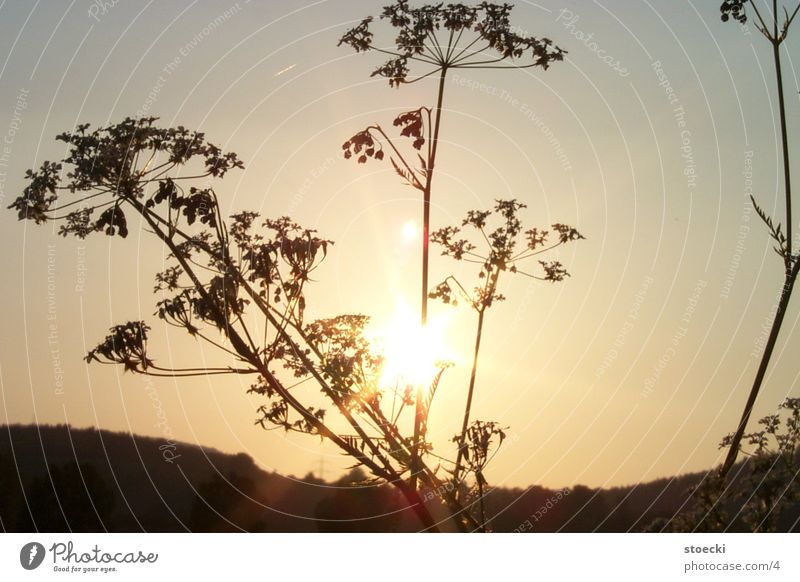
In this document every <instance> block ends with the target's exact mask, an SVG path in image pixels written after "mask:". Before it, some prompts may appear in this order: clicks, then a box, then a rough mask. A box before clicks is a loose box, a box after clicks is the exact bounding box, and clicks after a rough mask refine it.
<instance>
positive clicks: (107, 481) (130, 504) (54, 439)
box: [0, 425, 704, 532]
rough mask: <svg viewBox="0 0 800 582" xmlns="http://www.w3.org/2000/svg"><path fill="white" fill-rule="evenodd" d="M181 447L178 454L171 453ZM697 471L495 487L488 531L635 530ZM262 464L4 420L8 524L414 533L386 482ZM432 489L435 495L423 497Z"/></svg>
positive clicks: (678, 501) (0, 466)
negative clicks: (553, 486)
mask: <svg viewBox="0 0 800 582" xmlns="http://www.w3.org/2000/svg"><path fill="white" fill-rule="evenodd" d="M178 455H179V456H178ZM703 476H704V474H703V473H695V474H689V475H683V476H681V477H678V478H674V479H661V480H658V481H653V482H650V483H645V484H640V485H636V486H631V487H619V488H613V489H605V490H603V489H600V490H598V489H590V488H587V487H582V486H577V487H574V488H572V489H570V490H568V491H558V490H550V489H546V488H542V487H538V486H532V487H529V488H527V489H505V488H497V489H494V490H493V491H492V492H491V493H490V494H489V495H488V496H487V499H486V506H487V511H488V514H489V515H490V516H492V517H491V524H492V528H493V529H494V530H495V531H500V532H503V531H506V532H510V531H515V530H516V531H540V532H547V531H571V532H590V531H605V532H624V531H642V530H644V529H645V528H646V527H647V526H648V525H649V524H651V523H652V522H653V521H654V520H656V519H658V518H664V519H669V518H671V517H672V516H673V515H675V513H677V512H678V511H680V510H681V508H682V507H684V506H685V505H686V504H687V502H688V500H689V495H690V494H689V491H690V489H691V487H692V486H693V485H695V484H697V483H698V482H699V481H700V480H701V479H702V478H703ZM361 478H362V475H360V473H358V472H357V471H356V472H354V473H352V474H351V475H349V476H347V477H344V478H343V479H341V480H339V481H337V482H334V483H325V482H323V481H320V480H318V479H315V478H314V477H312V476H308V477H306V478H304V479H296V478H291V477H285V476H282V475H278V474H277V473H267V472H265V471H263V470H262V469H260V468H259V467H257V466H256V465H255V463H254V462H253V460H252V459H251V458H250V457H249V456H247V455H245V454H238V455H228V454H224V453H221V452H219V451H217V450H215V449H212V448H205V447H199V446H196V445H190V444H187V443H180V442H179V443H175V445H174V448H173V447H171V446H167V445H166V444H165V443H164V441H163V440H159V439H155V438H150V437H143V436H137V435H132V434H127V433H121V432H111V431H106V430H96V429H75V428H71V427H69V426H66V425H58V426H35V425H24V426H23V425H11V426H4V425H0V527H2V529H3V530H4V531H37V530H38V531H70V530H71V531H169V532H171V531H176V532H182V531H277V532H315V531H415V530H416V529H417V522H416V519H415V518H414V516H413V514H412V512H411V511H410V510H408V509H407V508H406V507H405V503H404V501H403V499H402V498H401V497H400V496H399V495H398V494H397V493H396V492H395V491H394V489H393V488H390V487H387V486H382V487H366V486H356V485H355V484H354V483H355V482H356V481H358V480H360V479H361ZM428 497H430V498H433V497H434V496H433V495H428Z"/></svg>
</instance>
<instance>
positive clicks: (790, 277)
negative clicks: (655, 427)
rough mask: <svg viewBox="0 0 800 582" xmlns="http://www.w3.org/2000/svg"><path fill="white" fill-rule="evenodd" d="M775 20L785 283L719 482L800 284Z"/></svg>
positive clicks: (736, 447)
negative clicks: (795, 291)
mask: <svg viewBox="0 0 800 582" xmlns="http://www.w3.org/2000/svg"><path fill="white" fill-rule="evenodd" d="M773 18H774V19H775V21H774V36H773V38H771V39H770V41H771V42H772V56H773V59H774V61H775V77H776V81H777V85H778V107H779V115H780V125H781V146H782V150H783V180H784V191H785V195H786V254H785V256H784V268H785V274H784V282H783V287H782V288H781V295H780V298H779V300H778V308H777V311H776V313H775V319H774V320H773V322H772V328H771V329H770V332H769V337H768V338H767V344H766V346H765V347H764V353H763V354H762V356H761V362H760V363H759V366H758V371H757V372H756V376H755V378H754V380H753V386H752V388H751V389H750V395H749V396H748V398H747V402H746V403H745V406H744V411H743V412H742V417H741V420H740V421H739V425H738V426H737V428H736V432H735V433H734V435H733V439H732V440H731V443H730V449H729V450H728V455H727V456H726V458H725V462H724V463H723V465H722V468H721V469H720V472H719V475H720V478H722V479H725V477H726V476H727V475H728V473H729V472H730V470H731V469H732V468H733V465H734V464H735V463H736V458H737V456H738V455H739V447H740V445H741V442H742V438H743V437H744V432H745V430H746V429H747V423H748V421H749V420H750V415H751V414H752V412H753V407H754V406H755V403H756V398H758V393H759V391H760V390H761V385H762V383H763V382H764V376H765V375H766V373H767V369H768V367H769V363H770V360H771V358H772V352H773V350H774V349H775V343H776V342H777V340H778V335H779V334H780V331H781V325H783V318H784V316H785V315H786V310H787V308H788V307H789V300H790V299H791V296H792V290H793V289H794V284H795V281H796V280H797V274H798V269H800V257H798V258H794V257H793V256H792V184H791V173H790V169H789V140H788V132H787V129H786V107H785V103H784V96H783V74H782V72H781V53H780V43H781V41H780V39H779V37H778V13H777V0H775V1H773Z"/></svg>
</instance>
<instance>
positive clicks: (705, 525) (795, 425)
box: [651, 398, 800, 532]
mask: <svg viewBox="0 0 800 582" xmlns="http://www.w3.org/2000/svg"><path fill="white" fill-rule="evenodd" d="M758 425H759V428H758V429H757V430H754V431H752V432H749V433H746V434H744V435H742V439H741V441H740V442H739V443H738V445H737V446H738V447H739V453H740V454H741V455H743V456H744V460H743V461H742V462H741V467H740V468H738V469H737V471H736V477H735V478H734V479H731V480H730V481H729V482H726V480H725V479H724V478H723V477H722V476H720V475H719V474H713V473H712V474H709V475H708V476H707V477H706V478H705V479H704V480H703V482H702V483H700V484H699V485H698V486H697V487H696V488H695V489H694V490H693V492H692V497H693V501H694V504H693V506H692V507H691V508H690V509H689V510H688V511H687V512H685V513H683V514H680V515H678V516H677V517H676V518H674V519H673V520H670V521H669V522H668V523H656V524H654V525H653V527H651V530H662V531H663V530H670V531H684V532H685V531H699V532H721V531H746V532H779V531H792V529H793V528H796V526H797V522H796V521H795V523H794V524H793V525H792V524H791V523H790V520H791V519H792V517H794V515H796V512H795V511H793V508H794V507H796V504H797V502H798V501H800V481H798V479H797V475H798V473H800V398H787V399H785V400H784V401H783V403H781V405H780V406H779V407H778V410H777V411H776V412H774V413H773V414H768V415H767V416H765V417H763V418H761V419H760V420H759V421H758ZM734 437H735V434H734V433H731V434H729V435H727V436H726V437H725V438H724V439H722V442H721V443H720V448H723V449H725V448H728V447H731V446H732V445H733V442H734ZM787 518H788V519H787Z"/></svg>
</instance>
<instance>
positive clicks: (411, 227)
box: [401, 220, 418, 241]
mask: <svg viewBox="0 0 800 582" xmlns="http://www.w3.org/2000/svg"><path fill="white" fill-rule="evenodd" d="M401 232H402V235H403V239H405V240H407V241H414V240H417V234H418V229H417V223H416V222H414V221H413V220H409V221H408V222H406V223H405V224H403V228H402V231H401Z"/></svg>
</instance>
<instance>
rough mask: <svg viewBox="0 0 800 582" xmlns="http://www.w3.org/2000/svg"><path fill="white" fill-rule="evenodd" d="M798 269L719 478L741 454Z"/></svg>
mask: <svg viewBox="0 0 800 582" xmlns="http://www.w3.org/2000/svg"><path fill="white" fill-rule="evenodd" d="M798 268H800V260H796V261H795V263H794V266H793V267H792V270H791V271H790V272H789V274H788V275H787V278H786V281H785V282H784V284H783V288H782V290H781V297H780V300H779V301H778V309H777V311H776V312H775V319H774V320H773V322H772V328H771V329H770V331H769V337H768V338H767V344H766V346H765V347H764V353H763V354H762V356H761V363H760V364H759V365H758V371H757V372H756V377H755V379H754V380H753V387H752V388H751V389H750V396H749V397H748V398H747V403H746V404H745V406H744V412H742V418H741V420H740V421H739V426H738V427H737V428H736V432H735V433H734V435H733V439H732V440H731V443H730V449H729V450H728V455H727V457H725V462H724V463H723V465H722V468H721V469H720V471H719V476H720V478H721V479H723V480H724V479H725V477H726V476H727V475H728V473H729V472H730V470H731V469H732V468H733V465H734V464H735V463H736V457H737V456H738V454H739V446H740V443H741V442H742V438H743V437H744V431H745V430H746V428H747V422H748V421H749V420H750V415H751V414H752V412H753V407H754V406H755V403H756V398H757V397H758V392H759V391H760V390H761V384H762V383H763V382H764V376H765V375H766V373H767V368H768V367H769V361H770V359H771V358H772V351H773V350H774V349H775V343H776V342H777V340H778V334H779V333H780V331H781V325H782V324H783V318H784V316H785V315H786V309H787V308H788V306H789V299H790V298H791V295H792V289H793V288H794V283H795V281H796V280H797V273H798Z"/></svg>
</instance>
